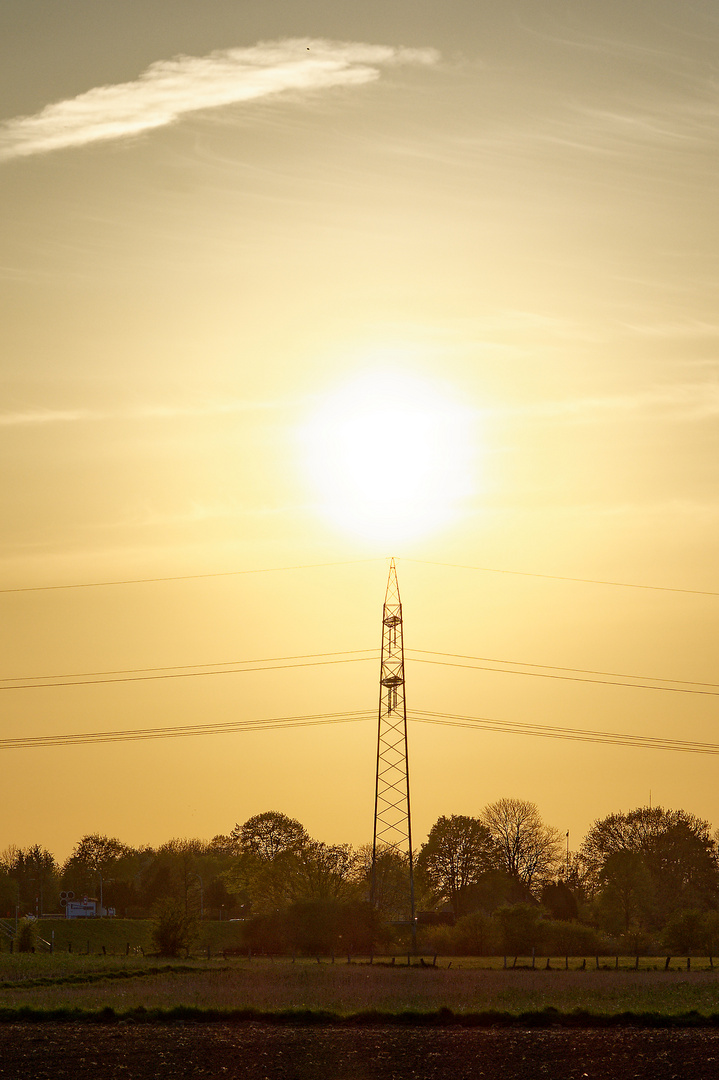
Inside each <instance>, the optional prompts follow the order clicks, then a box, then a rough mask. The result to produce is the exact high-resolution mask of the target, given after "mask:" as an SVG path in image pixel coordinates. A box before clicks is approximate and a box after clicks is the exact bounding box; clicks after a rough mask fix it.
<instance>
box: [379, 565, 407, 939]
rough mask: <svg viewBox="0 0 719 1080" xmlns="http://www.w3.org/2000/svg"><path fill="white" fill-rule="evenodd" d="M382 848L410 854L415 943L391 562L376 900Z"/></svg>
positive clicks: (397, 608) (398, 614)
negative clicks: (379, 859) (379, 858)
mask: <svg viewBox="0 0 719 1080" xmlns="http://www.w3.org/2000/svg"><path fill="white" fill-rule="evenodd" d="M382 852H390V853H396V854H398V855H400V856H402V857H403V858H406V859H407V867H408V880H407V895H406V903H403V905H402V906H403V908H405V916H404V918H405V919H406V921H407V922H408V924H409V926H410V927H411V931H412V944H413V946H414V944H415V937H416V929H415V912H414V862H413V856H412V817H411V814H410V802H409V757H408V753H407V706H406V702H405V692H404V638H403V634H402V601H401V600H400V596H399V584H398V582H397V569H396V567H395V564H394V559H392V560H391V562H390V567H389V579H388V581H387V592H386V594H385V599H384V607H383V608H382V662H381V668H380V686H379V722H378V726H377V781H376V785H375V802H374V834H373V839H372V894H371V900H372V903H373V905H374V904H375V902H376V899H377V896H376V889H377V860H378V857H379V856H380V854H381V853H382Z"/></svg>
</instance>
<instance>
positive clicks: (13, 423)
mask: <svg viewBox="0 0 719 1080" xmlns="http://www.w3.org/2000/svg"><path fill="white" fill-rule="evenodd" d="M94 419H100V417H96V416H95V414H93V413H91V412H88V411H87V410H85V409H26V410H25V411H24V412H11V413H0V427H26V426H33V425H37V424H66V423H69V422H70V421H73V420H94Z"/></svg>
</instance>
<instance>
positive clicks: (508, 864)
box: [481, 799, 562, 892]
mask: <svg viewBox="0 0 719 1080" xmlns="http://www.w3.org/2000/svg"><path fill="white" fill-rule="evenodd" d="M481 820H482V821H483V822H484V824H485V826H486V828H487V829H488V830H489V834H490V836H491V838H492V840H493V842H494V844H495V845H496V846H497V848H498V849H499V852H500V854H501V860H502V863H503V865H504V869H505V870H506V871H507V873H508V874H509V875H510V877H513V878H516V879H517V880H518V881H520V882H522V884H523V885H524V886H525V888H526V889H527V891H528V892H534V891H535V890H536V889H537V888H539V887H541V885H542V884H543V883H544V882H546V881H548V880H550V879H551V878H552V877H554V875H555V874H556V872H557V869H558V867H559V865H560V863H561V859H562V856H561V838H560V835H559V832H558V831H557V829H555V828H553V827H552V826H550V825H545V824H544V822H543V821H542V819H541V817H540V814H539V810H538V809H537V807H536V805H535V804H534V803H533V802H527V801H526V800H524V799H499V801H498V802H495V803H491V804H490V805H489V806H486V807H485V808H484V810H483V811H482V815H481Z"/></svg>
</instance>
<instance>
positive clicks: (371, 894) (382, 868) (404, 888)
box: [357, 844, 422, 921]
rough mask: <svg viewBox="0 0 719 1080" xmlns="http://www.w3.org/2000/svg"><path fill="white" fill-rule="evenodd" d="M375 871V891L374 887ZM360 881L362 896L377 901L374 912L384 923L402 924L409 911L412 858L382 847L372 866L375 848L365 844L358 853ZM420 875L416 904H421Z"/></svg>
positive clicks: (394, 849) (382, 845)
mask: <svg viewBox="0 0 719 1080" xmlns="http://www.w3.org/2000/svg"><path fill="white" fill-rule="evenodd" d="M373 871H374V890H373V888H372V885H373V881H372V878H373ZM357 877H358V882H359V887H360V892H361V894H362V895H363V897H364V898H365V899H366V900H369V899H370V898H371V899H372V900H373V906H374V910H375V911H376V912H377V915H378V916H379V918H380V919H381V920H382V919H384V920H387V921H392V920H396V921H400V920H403V919H406V918H407V912H408V911H409V906H410V905H409V857H408V855H407V854H406V852H403V851H398V850H397V848H394V847H390V846H389V845H385V844H378V845H377V847H376V850H375V858H374V867H373V866H372V844H363V845H362V846H361V847H360V848H359V850H358V852H357ZM421 892H422V889H421V880H420V875H416V876H415V901H416V902H417V903H421Z"/></svg>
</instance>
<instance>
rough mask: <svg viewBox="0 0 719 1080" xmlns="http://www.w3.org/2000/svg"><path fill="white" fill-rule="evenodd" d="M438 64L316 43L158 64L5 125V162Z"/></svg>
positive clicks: (412, 54)
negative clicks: (387, 71)
mask: <svg viewBox="0 0 719 1080" xmlns="http://www.w3.org/2000/svg"><path fill="white" fill-rule="evenodd" d="M437 60H438V54H437V52H436V51H435V50H434V49H403V48H395V47H392V46H388V45H364V44H360V43H353V42H337V41H325V40H314V39H311V38H306V39H305V38H301V39H296V38H292V39H287V40H284V41H271V42H261V43H260V44H258V45H254V46H251V47H249V48H238V49H225V50H218V51H216V52H212V53H210V54H209V55H208V56H176V57H174V59H172V60H158V61H157V62H156V63H154V64H151V65H150V67H149V68H148V69H147V70H146V71H144V72H143V73H142V75H140V77H139V78H138V79H135V80H134V82H127V83H118V84H116V85H114V86H97V87H95V88H94V89H92V90H88V91H87V92H86V93H84V94H79V95H78V96H77V97H75V98H70V99H68V100H67V101H58V102H55V103H54V104H52V105H47V106H46V107H45V108H44V109H43V110H42V111H41V112H39V113H37V114H36V115H35V116H19V117H16V118H14V119H12V120H8V121H6V122H5V123H4V124H2V125H1V126H0V161H2V160H4V161H7V160H9V159H10V158H17V157H28V156H30V155H32V154H43V153H48V152H49V151H51V150H60V149H63V148H66V147H71V146H85V145H87V144H88V143H92V142H99V141H102V140H107V139H122V138H127V137H129V136H133V135H139V134H140V133H142V132H144V131H151V130H152V129H154V128H161V127H166V126H167V125H168V124H172V123H174V122H175V121H176V120H178V119H179V118H180V117H181V116H184V114H185V113H189V112H196V111H197V110H199V109H216V108H221V107H222V106H224V105H233V104H236V103H238V102H242V101H252V100H255V99H257V98H263V97H267V96H269V95H271V94H278V93H281V92H283V91H287V90H300V91H302V90H309V91H311V90H324V89H327V88H329V87H333V86H358V85H361V84H363V83H368V82H372V81H374V80H375V79H378V78H379V75H380V68H382V67H387V66H391V65H396V64H424V65H427V64H434V63H436V62H437Z"/></svg>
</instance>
